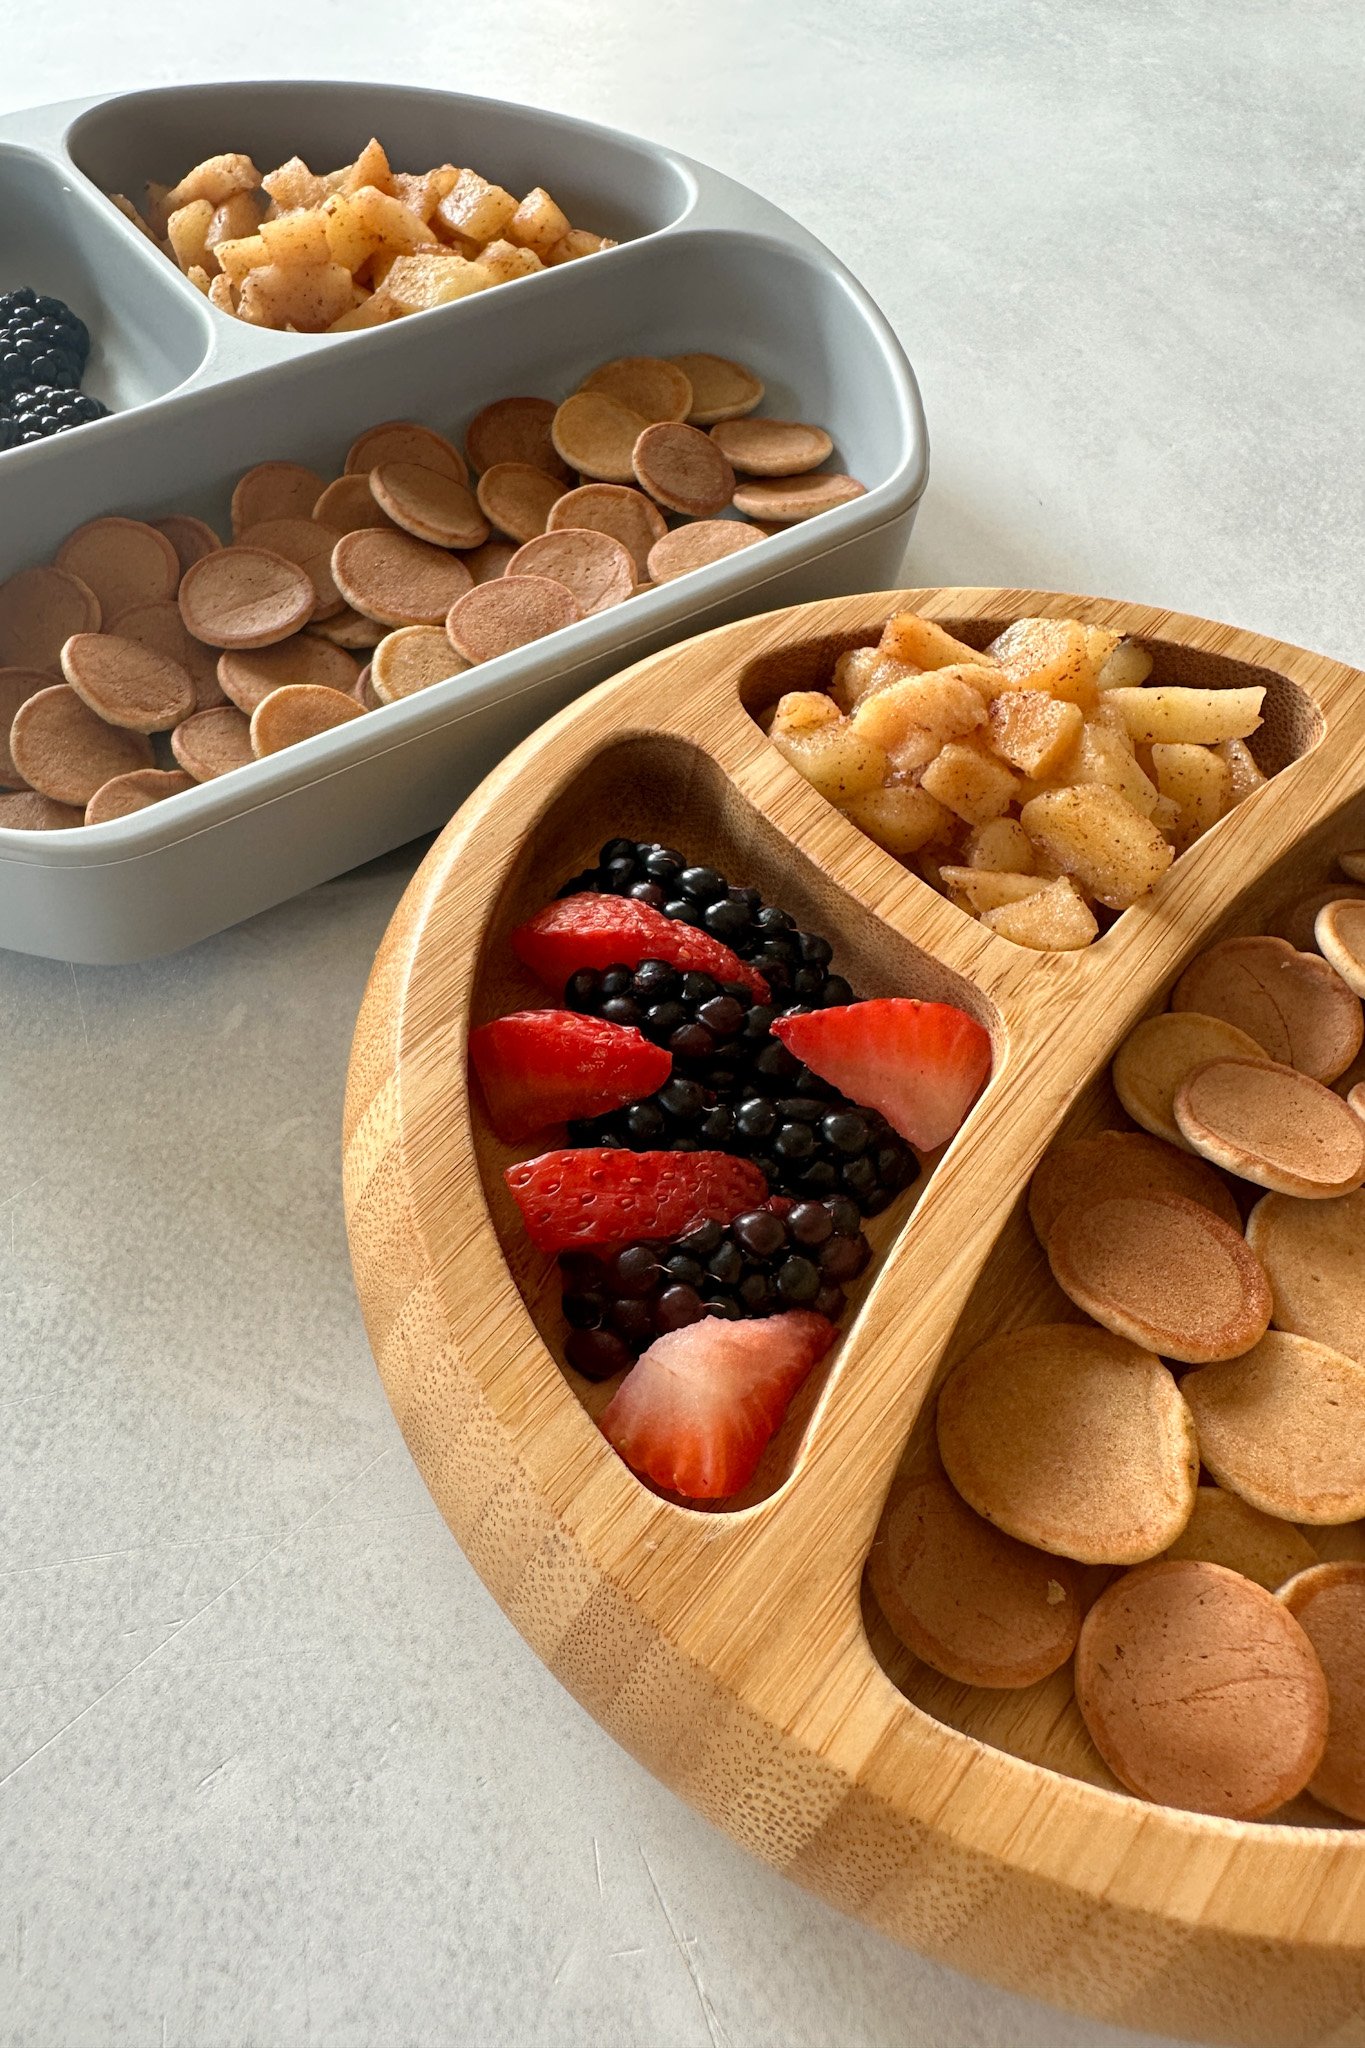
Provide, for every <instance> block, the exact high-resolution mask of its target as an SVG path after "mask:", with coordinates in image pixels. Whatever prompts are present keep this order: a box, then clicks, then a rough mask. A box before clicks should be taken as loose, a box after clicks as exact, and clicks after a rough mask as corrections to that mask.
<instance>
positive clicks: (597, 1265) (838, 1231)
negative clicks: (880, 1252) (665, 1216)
mask: <svg viewBox="0 0 1365 2048" xmlns="http://www.w3.org/2000/svg"><path fill="white" fill-rule="evenodd" d="M871 1255H872V1254H871V1248H870V1246H869V1245H868V1242H867V1239H866V1238H865V1237H864V1236H863V1233H862V1218H861V1215H860V1213H859V1210H858V1208H857V1205H856V1204H855V1203H853V1202H851V1201H849V1200H848V1199H847V1198H846V1197H842V1196H840V1197H836V1198H835V1199H834V1200H833V1201H827V1202H786V1201H781V1200H779V1201H776V1202H772V1203H769V1204H767V1205H766V1206H765V1207H763V1208H761V1209H751V1210H749V1211H748V1212H747V1213H746V1214H745V1215H743V1216H736V1217H735V1219H734V1221H733V1222H732V1223H729V1224H724V1225H722V1224H720V1223H702V1224H699V1225H698V1227H697V1228H696V1229H695V1230H692V1231H689V1232H688V1234H687V1236H686V1237H681V1238H679V1239H677V1241H676V1242H675V1243H673V1244H633V1245H630V1246H628V1247H627V1248H626V1249H625V1250H624V1251H620V1252H617V1253H616V1254H615V1256H614V1257H612V1258H609V1259H599V1258H594V1257H592V1256H591V1255H590V1254H587V1253H581V1252H573V1253H566V1254H565V1255H564V1256H563V1257H562V1258H561V1259H560V1262H559V1263H560V1269H561V1273H562V1277H563V1283H564V1316H565V1320H566V1321H567V1322H568V1324H569V1337H568V1342H567V1345H566V1347H565V1352H566V1356H567V1358H568V1361H569V1364H570V1365H571V1366H573V1367H574V1369H575V1371H577V1372H581V1373H582V1374H583V1375H584V1376H585V1378H587V1379H607V1378H609V1377H610V1375H611V1374H612V1373H616V1372H620V1371H622V1370H623V1369H624V1368H625V1367H626V1366H628V1365H630V1364H631V1363H632V1362H633V1361H634V1360H635V1359H636V1358H637V1357H638V1356H639V1354H640V1353H641V1352H642V1351H643V1350H645V1348H646V1347H647V1346H648V1345H650V1344H652V1343H653V1341H654V1339H655V1338H656V1337H659V1336H662V1335H663V1334H664V1332H665V1331H668V1330H680V1329H682V1328H684V1327H685V1326H686V1325H687V1324H688V1323H695V1322H699V1321H700V1320H701V1318H702V1317H703V1316H708V1315H709V1316H722V1317H724V1318H725V1319H726V1320H727V1321H731V1322H733V1321H738V1320H739V1319H741V1318H743V1317H746V1316H769V1315H776V1314H777V1313H778V1312H779V1311H780V1310H782V1309H789V1308H810V1309H815V1310H816V1311H817V1312H818V1313H819V1314H820V1315H823V1316H828V1317H829V1319H830V1321H831V1322H837V1321H838V1319H839V1317H840V1316H841V1315H842V1314H843V1312H844V1307H845V1296H844V1288H845V1286H846V1285H847V1284H848V1283H849V1282H850V1281H852V1280H855V1279H856V1278H857V1276H858V1275H859V1273H861V1272H862V1270H863V1268H864V1267H865V1266H866V1264H867V1262H868V1260H869V1258H870V1257H871Z"/></svg>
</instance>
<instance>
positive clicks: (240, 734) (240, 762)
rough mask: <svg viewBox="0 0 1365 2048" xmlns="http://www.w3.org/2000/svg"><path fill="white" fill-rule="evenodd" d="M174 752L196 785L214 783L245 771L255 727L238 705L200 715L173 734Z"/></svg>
mask: <svg viewBox="0 0 1365 2048" xmlns="http://www.w3.org/2000/svg"><path fill="white" fill-rule="evenodd" d="M171 752H172V753H173V754H174V756H175V758H176V760H177V761H178V762H179V763H180V766H181V767H182V768H183V769H184V771H185V773H186V774H187V775H192V776H193V777H194V779H195V781H196V782H213V781H215V780H216V779H217V777H218V776H220V775H228V774H230V773H231V772H232V770H233V769H234V768H245V767H247V766H248V765H249V763H250V762H252V761H254V760H255V758H256V756H255V755H254V754H253V753H252V751H251V726H250V724H249V723H248V721H247V719H246V718H245V717H244V716H243V714H242V713H241V712H240V711H239V710H238V709H237V707H236V705H235V704H220V705H218V706H217V707H216V708H215V709H214V710H212V711H196V712H195V714H194V716H193V717H192V718H187V719H185V720H184V722H183V724H181V725H178V726H177V727H176V728H175V731H174V732H173V733H172V734H171Z"/></svg>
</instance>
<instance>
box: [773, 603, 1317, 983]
mask: <svg viewBox="0 0 1365 2048" xmlns="http://www.w3.org/2000/svg"><path fill="white" fill-rule="evenodd" d="M1012 595H1015V594H1014V593H1005V596H1006V597H1009V596H1012ZM1017 597H1018V602H1017V604H1015V605H1013V606H1008V605H1002V604H998V603H994V604H992V606H991V608H990V609H989V611H988V612H987V614H986V615H985V616H983V615H982V613H981V612H980V611H972V612H965V611H964V612H961V613H955V612H953V611H951V610H941V609H939V608H938V607H937V606H931V607H929V615H930V616H932V617H933V618H934V620H935V622H936V623H937V624H939V625H941V626H942V627H944V629H945V630H946V631H947V632H948V633H950V634H952V636H953V637H954V638H955V639H958V640H961V641H963V642H964V643H965V644H966V645H967V646H969V647H976V648H984V647H986V646H987V645H988V644H989V643H990V641H991V640H993V639H994V638H995V637H996V635H997V634H998V633H999V632H1000V631H1001V630H1002V629H1003V628H1004V626H1006V625H1008V624H1010V623H1011V622H1012V621H1013V620H1014V619H1015V618H1022V617H1026V616H1033V615H1038V616H1048V615H1050V616H1054V617H1076V618H1080V619H1082V620H1085V621H1089V622H1094V623H1098V624H1106V625H1107V624H1110V623H1113V624H1114V625H1116V626H1119V627H1120V628H1121V627H1123V626H1124V625H1125V624H1126V623H1127V619H1126V617H1125V618H1120V617H1119V616H1118V614H1119V613H1120V612H1122V613H1124V614H1125V615H1129V616H1130V615H1131V613H1132V611H1133V607H1131V606H1123V607H1115V606H1111V605H1107V604H1105V603H1104V602H1103V601H1102V600H1096V599H1075V598H1066V599H1054V598H1049V597H1044V598H1043V599H1042V601H1041V602H1040V601H1039V598H1038V595H1037V594H1036V593H1025V592H1019V593H1017ZM1111 615H1112V616H1111ZM1149 616H1150V618H1151V619H1152V621H1153V630H1145V631H1143V630H1132V629H1131V627H1130V628H1129V637H1131V638H1132V639H1134V640H1135V641H1136V642H1137V643H1138V645H1139V646H1141V647H1143V648H1144V649H1145V650H1146V651H1147V652H1148V653H1149V654H1151V656H1152V657H1153V661H1154V663H1155V664H1156V666H1155V669H1154V673H1153V676H1152V678H1151V680H1152V681H1153V682H1162V683H1171V684H1177V685H1181V686H1184V687H1187V688H1192V689H1206V690H1224V689H1245V688H1249V687H1253V686H1259V687H1261V688H1264V690H1265V693H1266V695H1265V703H1264V706H1263V714H1262V724H1261V726H1260V728H1259V729H1258V730H1257V731H1256V732H1255V733H1254V734H1253V735H1252V737H1251V739H1250V741H1249V742H1248V745H1249V747H1250V750H1251V753H1252V755H1253V756H1254V758H1255V760H1256V764H1257V766H1258V767H1259V768H1260V770H1261V772H1262V774H1263V775H1265V776H1267V777H1268V778H1270V779H1271V781H1272V783H1273V779H1274V778H1275V777H1276V776H1278V775H1279V774H1281V773H1282V771H1283V770H1284V769H1286V768H1288V767H1290V766H1292V765H1293V764H1294V763H1295V762H1297V761H1300V760H1302V759H1304V758H1305V757H1306V756H1307V755H1309V754H1311V753H1312V752H1313V751H1314V750H1315V749H1316V748H1317V747H1318V746H1319V745H1320V744H1321V742H1322V740H1323V738H1324V736H1325V734H1326V732H1327V729H1328V720H1327V718H1326V717H1325V716H1324V713H1323V710H1322V708H1321V706H1320V705H1319V704H1318V703H1317V702H1316V701H1315V699H1314V697H1313V695H1312V694H1311V692H1310V691H1309V690H1308V689H1306V688H1305V687H1304V686H1303V685H1302V684H1300V683H1299V682H1297V681H1296V680H1294V678H1293V677H1291V676H1289V675H1287V674H1285V673H1284V672H1283V671H1282V670H1280V669H1277V668H1274V667H1271V666H1267V665H1264V664H1262V663H1260V662H1255V661H1249V660H1243V659H1241V658H1239V657H1237V656H1234V655H1230V654H1223V653H1219V652H1216V651H1214V650H1212V649H1209V648H1204V647H1194V646H1190V645H1188V644H1187V643H1186V642H1185V641H1184V640H1182V639H1180V638H1178V637H1174V636H1171V637H1168V636H1167V635H1166V634H1165V633H1163V632H1161V631H1160V630H1157V629H1156V622H1157V621H1159V620H1160V619H1161V618H1162V617H1163V616H1164V615H1163V614H1160V613H1156V612H1153V613H1151V614H1149ZM882 623H884V621H883V622H878V624H876V625H874V626H871V627H869V628H868V629H867V630H866V631H856V632H840V633H833V634H823V635H818V636H816V637H813V638H811V639H808V640H807V639H801V640H797V641H795V642H793V643H791V644H789V645H786V646H782V647H778V648H775V649H772V650H769V651H766V652H764V653H762V654H760V655H758V656H757V657H756V658H755V659H754V660H752V661H751V662H749V663H748V664H747V665H746V666H745V668H744V670H743V671H742V673H741V675H740V678H739V695H740V701H741V703H742V704H743V706H744V708H745V710H746V711H747V712H748V713H749V715H750V717H751V718H752V719H753V720H754V722H755V724H756V725H759V726H760V730H761V721H762V719H763V717H764V715H765V714H766V713H767V712H770V711H771V710H772V708H773V706H774V705H775V704H776V703H777V701H778V699H779V698H780V697H782V696H783V695H784V694H786V693H787V692H788V691H795V690H825V689H826V688H827V687H828V684H829V681H830V677H831V674H832V672H833V667H834V663H835V661H836V660H837V659H838V657H839V656H840V655H841V654H843V653H846V652H847V651H848V650H849V649H850V648H854V647H862V646H867V645H868V644H870V643H871V642H872V641H874V640H875V639H876V637H877V635H878V634H879V632H880V630H881V624H882ZM773 752H774V753H776V749H773ZM785 765H786V764H784V766H785ZM787 772H788V773H789V774H790V775H791V776H793V777H798V771H797V770H796V769H794V768H790V769H788V771H787ZM798 779H799V780H800V781H802V782H804V778H801V777H798ZM805 787H806V788H807V790H808V791H809V795H810V797H811V799H812V800H813V801H814V802H815V803H816V804H817V805H819V806H820V807H821V808H822V809H824V810H825V811H831V810H834V809H835V807H834V806H833V805H831V804H829V803H827V801H826V799H825V798H824V797H823V796H821V795H820V793H819V792H818V791H816V790H815V789H814V788H813V786H812V785H810V784H805ZM1265 794H1266V792H1265V790H1257V791H1255V792H1253V794H1252V795H1251V796H1250V797H1249V798H1247V799H1246V800H1245V801H1244V803H1243V804H1241V805H1239V806H1238V807H1237V810H1236V812H1229V813H1228V814H1227V816H1226V817H1224V818H1220V819H1219V820H1218V823H1217V824H1216V825H1214V826H1213V827H1212V828H1211V830H1210V831H1209V832H1206V833H1205V834H1204V835H1203V837H1202V838H1200V839H1199V840H1197V841H1196V842H1195V843H1194V845H1193V846H1192V847H1190V848H1188V849H1187V850H1186V851H1185V852H1184V853H1182V854H1179V855H1177V857H1176V859H1175V860H1174V861H1173V862H1172V864H1171V868H1170V869H1169V870H1168V871H1167V874H1166V875H1165V876H1163V877H1162V880H1161V882H1159V883H1158V885H1157V888H1156V889H1155V890H1154V891H1153V892H1152V894H1151V895H1150V896H1148V897H1146V898H1144V899H1143V900H1142V901H1141V902H1139V903H1137V904H1135V905H1133V906H1132V907H1131V909H1129V910H1127V911H1124V912H1122V913H1120V914H1119V915H1118V916H1117V917H1115V918H1114V920H1113V922H1112V923H1111V924H1110V925H1109V926H1108V927H1107V928H1104V929H1102V930H1101V932H1100V934H1099V936H1098V938H1097V939H1095V940H1094V941H1093V943H1092V944H1091V946H1090V947H1088V948H1086V949H1084V951H1083V953H1082V954H1081V955H1079V956H1078V957H1080V958H1087V957H1090V956H1091V955H1093V954H1094V953H1095V950H1096V948H1097V947H1099V948H1103V949H1104V950H1105V952H1106V953H1108V952H1109V951H1111V950H1112V948H1113V945H1114V943H1115V940H1116V938H1117V937H1118V935H1120V934H1122V933H1124V932H1125V931H1127V930H1128V928H1129V926H1130V923H1131V921H1132V919H1134V918H1135V917H1141V916H1143V915H1144V914H1146V913H1147V912H1148V911H1149V910H1150V909H1151V907H1152V905H1153V903H1154V902H1155V901H1158V900H1159V899H1160V898H1161V897H1162V895H1163V894H1164V893H1166V892H1168V891H1169V888H1170V877H1171V875H1172V874H1175V875H1179V874H1181V873H1182V872H1183V871H1184V870H1186V869H1187V868H1188V867H1189V866H1190V864H1191V861H1192V859H1194V858H1197V857H1199V856H1200V855H1201V854H1202V853H1204V852H1205V851H1206V850H1207V848H1208V846H1209V843H1210V841H1211V840H1216V835H1218V834H1219V833H1220V832H1221V831H1222V830H1223V828H1225V826H1226V825H1227V823H1228V820H1229V819H1230V818H1232V817H1233V816H1240V815H1241V813H1242V812H1243V811H1244V810H1246V811H1250V812H1253V813H1254V811H1255V809H1256V808H1258V807H1259V804H1260V802H1261V800H1262V799H1263V797H1264V796H1265ZM836 815H839V816H840V817H841V818H842V816H843V814H842V813H836ZM843 822H844V824H845V825H846V826H847V829H848V830H849V831H850V832H853V833H856V834H857V835H858V837H859V838H860V839H863V840H865V841H866V843H867V844H868V845H869V846H870V847H872V848H873V849H874V852H875V854H876V855H877V856H879V857H880V859H881V860H883V861H887V862H890V863H892V865H893V866H894V867H895V868H896V870H897V871H898V872H899V873H900V874H902V875H904V876H906V877H908V878H909V879H910V881H911V883H912V885H913V886H917V887H918V889H920V890H930V892H931V893H932V894H933V895H934V896H935V897H936V898H937V900H938V901H940V902H943V903H945V904H946V905H947V907H948V909H949V910H950V912H951V914H952V916H953V917H954V918H956V919H958V920H961V922H962V923H963V924H964V925H976V926H977V928H978V929H979V930H981V931H982V932H983V934H984V931H985V927H981V926H979V925H978V921H977V920H976V919H975V918H973V917H972V915H971V913H970V912H969V911H966V910H962V909H959V908H958V907H957V906H956V905H953V904H951V903H949V902H948V899H947V898H946V897H943V896H940V895H939V892H938V891H937V890H932V887H931V885H930V884H929V883H928V882H925V881H924V880H923V879H922V878H921V877H920V876H919V875H918V873H917V871H916V869H915V868H914V866H913V865H912V864H911V863H910V862H908V861H900V860H897V858H896V857H895V856H894V855H893V854H889V853H885V852H884V851H883V850H882V849H881V848H878V847H877V846H876V842H875V841H870V840H867V835H866V834H864V833H863V832H862V831H861V829H860V828H859V827H858V826H857V825H855V824H854V823H853V821H852V820H851V819H843ZM992 943H993V944H995V945H1000V946H1004V947H1007V948H1008V949H1009V950H1010V951H1011V952H1013V953H1016V954H1020V953H1025V952H1026V949H1024V948H1022V947H1018V946H1016V945H1015V944H1014V942H1013V941H1012V940H1009V939H1001V938H998V937H995V936H994V935H993V936H992ZM1034 957H1035V958H1036V957H1037V956H1034Z"/></svg>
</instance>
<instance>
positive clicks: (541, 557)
mask: <svg viewBox="0 0 1365 2048" xmlns="http://www.w3.org/2000/svg"><path fill="white" fill-rule="evenodd" d="M518 576H545V577H549V578H550V580H551V581H552V582H554V583H562V584H563V585H564V588H565V589H566V590H567V591H569V592H570V594H571V595H572V597H573V599H574V601H575V603H576V604H577V606H578V608H579V611H580V613H581V614H582V615H583V617H584V618H587V617H589V616H590V615H591V614H592V613H594V612H605V611H610V610H611V608H612V606H613V605H618V604H620V603H622V601H623V600H624V599H625V598H627V597H629V596H630V593H631V591H632V590H633V589H634V588H635V564H634V562H633V561H632V560H631V557H630V555H629V553H628V552H627V550H626V549H625V548H623V547H622V545H621V543H620V541H619V540H613V539H612V537H611V535H610V534H609V533H595V532H593V531H592V530H591V528H589V527H581V526H566V527H563V528H561V529H560V531H559V532H557V533H542V534H540V535H539V536H538V537H537V538H536V539H535V540H528V541H527V543H526V545H525V546H524V547H520V548H518V549H517V551H516V553H515V554H514V555H513V557H512V559H511V561H510V562H509V563H508V564H507V576H506V579H505V580H506V581H509V582H510V581H512V580H513V579H514V578H516V577H518Z"/></svg>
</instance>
